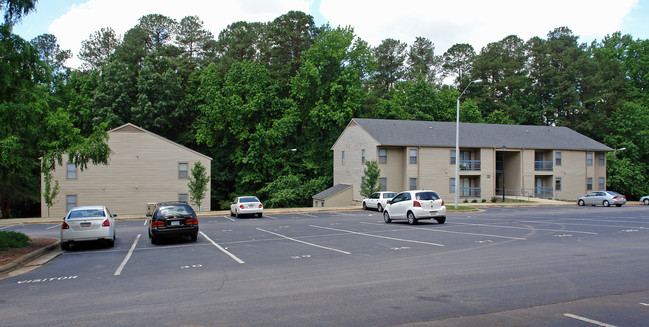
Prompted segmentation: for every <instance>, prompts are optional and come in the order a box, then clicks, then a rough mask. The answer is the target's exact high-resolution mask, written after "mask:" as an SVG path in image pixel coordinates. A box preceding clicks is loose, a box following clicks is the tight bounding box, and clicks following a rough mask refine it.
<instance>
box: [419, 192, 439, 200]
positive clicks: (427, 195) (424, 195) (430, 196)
mask: <svg viewBox="0 0 649 327" xmlns="http://www.w3.org/2000/svg"><path fill="white" fill-rule="evenodd" d="M415 198H416V199H417V200H439V195H437V193H435V192H417V193H416V194H415Z"/></svg>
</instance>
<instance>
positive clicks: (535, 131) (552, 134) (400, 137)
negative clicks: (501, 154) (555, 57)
mask: <svg viewBox="0 0 649 327" xmlns="http://www.w3.org/2000/svg"><path fill="white" fill-rule="evenodd" d="M352 123H356V124H358V125H359V126H360V127H361V128H363V129H364V130H365V131H366V132H367V133H368V134H369V135H370V136H371V137H373V138H374V139H375V140H377V141H378V143H379V145H382V146H428V147H449V148H452V147H455V124H456V123H455V122H436V121H416V120H391V119H366V118H353V119H352V121H351V122H350V124H352ZM503 145H504V146H506V147H507V148H513V149H556V150H582V151H613V149H612V148H610V147H608V146H606V145H604V144H602V143H600V142H597V141H595V140H593V139H591V138H589V137H587V136H585V135H582V134H579V133H577V132H575V131H573V130H571V129H570V128H567V127H556V126H531V125H497V124H476V123H460V146H461V147H463V148H467V147H473V148H501V147H502V146H503Z"/></svg>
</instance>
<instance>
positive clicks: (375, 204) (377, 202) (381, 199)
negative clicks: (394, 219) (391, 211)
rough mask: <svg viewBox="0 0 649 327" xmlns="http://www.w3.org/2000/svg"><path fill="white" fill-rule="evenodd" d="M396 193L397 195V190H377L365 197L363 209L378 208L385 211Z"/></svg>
mask: <svg viewBox="0 0 649 327" xmlns="http://www.w3.org/2000/svg"><path fill="white" fill-rule="evenodd" d="M395 195H397V193H396V192H375V193H373V194H372V195H370V196H369V197H368V198H366V199H363V210H367V209H376V210H378V211H383V208H385V205H386V204H387V203H388V201H390V200H391V199H392V198H393V197H394V196H395Z"/></svg>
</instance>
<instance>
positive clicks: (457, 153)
mask: <svg viewBox="0 0 649 327" xmlns="http://www.w3.org/2000/svg"><path fill="white" fill-rule="evenodd" d="M480 82H482V80H481V79H477V80H475V81H471V82H469V84H468V85H467V86H466V87H465V88H464V91H462V93H460V96H458V97H457V112H456V115H455V116H456V117H455V119H456V120H455V210H457V208H458V202H459V196H460V192H459V191H460V188H459V185H460V98H461V97H462V95H464V92H466V90H467V89H468V88H469V86H470V85H471V83H480Z"/></svg>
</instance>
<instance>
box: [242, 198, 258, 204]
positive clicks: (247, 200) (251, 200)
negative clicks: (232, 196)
mask: <svg viewBox="0 0 649 327" xmlns="http://www.w3.org/2000/svg"><path fill="white" fill-rule="evenodd" d="M239 202H241V203H243V202H259V199H257V198H256V197H254V196H253V197H248V198H240V199H239Z"/></svg>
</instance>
